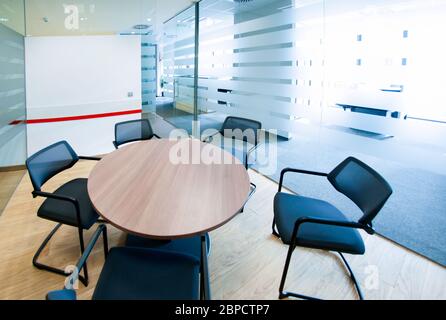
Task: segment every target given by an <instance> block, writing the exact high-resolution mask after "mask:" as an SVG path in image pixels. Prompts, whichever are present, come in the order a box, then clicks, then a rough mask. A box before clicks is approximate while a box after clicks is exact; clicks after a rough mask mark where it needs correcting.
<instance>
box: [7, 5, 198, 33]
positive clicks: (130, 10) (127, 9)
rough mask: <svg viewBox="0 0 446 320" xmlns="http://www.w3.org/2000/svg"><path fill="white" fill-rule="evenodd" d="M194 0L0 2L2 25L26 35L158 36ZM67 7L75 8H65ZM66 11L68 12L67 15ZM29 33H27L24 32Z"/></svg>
mask: <svg viewBox="0 0 446 320" xmlns="http://www.w3.org/2000/svg"><path fill="white" fill-rule="evenodd" d="M192 3H193V1H192V0H72V1H69V2H68V1H66V0H25V4H26V6H25V8H26V29H25V23H24V21H25V19H24V16H25V15H24V12H25V10H24V5H23V0H0V23H3V24H4V25H6V26H8V27H9V28H11V29H14V30H16V31H17V32H19V33H21V34H25V33H26V35H27V36H69V35H73V36H74V35H105V34H118V33H130V32H138V30H135V29H133V26H135V25H138V24H143V25H147V26H148V27H149V28H148V29H143V30H141V32H144V33H145V32H150V33H153V34H156V32H157V30H160V27H161V26H162V23H163V22H164V21H165V20H167V19H169V18H171V17H172V16H174V15H175V14H176V13H178V12H180V11H181V10H183V9H185V8H187V7H188V6H190V5H191V4H192ZM66 4H69V5H70V6H72V5H74V6H75V8H74V9H73V7H68V8H66V7H65V6H66ZM65 10H68V11H67V13H66V12H65ZM73 10H75V11H77V12H78V16H79V19H78V20H77V21H79V24H78V26H76V27H74V28H70V27H67V24H66V19H67V17H68V16H71V15H72V14H75V15H76V13H75V11H73ZM25 30H26V32H25Z"/></svg>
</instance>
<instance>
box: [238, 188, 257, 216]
mask: <svg viewBox="0 0 446 320" xmlns="http://www.w3.org/2000/svg"><path fill="white" fill-rule="evenodd" d="M250 184H251V191H250V192H249V195H248V199H247V200H246V202H245V204H246V203H247V202H248V201H249V199H251V197H252V195H253V194H254V193H255V192H256V190H257V186H256V185H255V184H254V183H252V182H251V183H250ZM243 211H245V206H243V208H242V210H240V213H243Z"/></svg>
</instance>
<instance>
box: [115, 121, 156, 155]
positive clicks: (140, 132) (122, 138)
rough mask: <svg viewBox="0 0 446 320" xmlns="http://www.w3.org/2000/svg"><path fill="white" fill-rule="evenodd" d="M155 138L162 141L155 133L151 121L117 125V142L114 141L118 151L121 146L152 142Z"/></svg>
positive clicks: (126, 122) (127, 122)
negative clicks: (137, 142)
mask: <svg viewBox="0 0 446 320" xmlns="http://www.w3.org/2000/svg"><path fill="white" fill-rule="evenodd" d="M153 137H155V138H158V139H161V138H160V137H159V136H158V135H156V134H155V133H154V132H153V129H152V126H151V125H150V122H149V120H147V119H140V120H131V121H125V122H120V123H117V124H116V125H115V141H113V145H114V146H115V148H116V149H118V147H119V146H120V145H123V144H126V143H129V142H135V141H143V140H151V139H153Z"/></svg>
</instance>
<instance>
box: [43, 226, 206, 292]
mask: <svg viewBox="0 0 446 320" xmlns="http://www.w3.org/2000/svg"><path fill="white" fill-rule="evenodd" d="M101 233H102V234H103V236H104V253H105V257H106V259H105V264H104V267H103V269H102V271H101V274H100V276H99V280H98V283H97V285H96V288H95V290H94V293H93V300H198V299H203V300H208V299H210V294H209V292H210V291H209V279H208V274H207V258H206V254H205V252H206V250H205V249H204V250H203V247H204V246H206V244H204V243H202V259H203V264H202V265H201V267H200V261H199V260H198V259H197V258H196V257H194V256H190V255H187V254H180V253H172V252H166V251H159V250H152V249H143V248H131V247H121V248H112V249H111V250H110V252H109V253H108V252H107V251H108V250H107V246H108V244H107V237H106V226H105V225H100V226H99V227H98V230H97V231H96V232H95V234H94V235H93V237H92V240H91V241H90V243H89V245H88V247H87V249H86V250H85V252H84V254H83V255H82V257H81V259H80V260H79V262H78V264H77V273H79V272H80V271H81V270H82V268H83V266H84V265H85V262H86V261H87V259H88V257H89V255H90V253H91V251H92V250H93V247H94V245H95V243H96V241H97V240H98V238H99V237H100V235H101ZM202 239H203V237H202ZM201 269H203V270H204V272H201ZM77 273H73V274H72V275H71V276H70V278H69V281H68V286H67V285H66V286H65V289H63V290H60V291H53V292H50V293H48V295H47V299H48V300H76V292H75V291H74V290H73V289H72V286H73V284H74V283H75V281H76V274H77Z"/></svg>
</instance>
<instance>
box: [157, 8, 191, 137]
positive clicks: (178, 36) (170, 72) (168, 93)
mask: <svg viewBox="0 0 446 320" xmlns="http://www.w3.org/2000/svg"><path fill="white" fill-rule="evenodd" d="M196 6H198V4H197V5H193V6H191V7H189V8H188V9H186V10H184V11H182V12H180V13H179V14H177V15H176V16H174V17H173V18H171V19H170V20H168V21H166V22H165V23H164V34H163V46H162V48H161V50H162V51H161V61H162V64H163V76H162V79H161V83H162V92H163V97H162V98H161V99H162V102H161V103H160V102H159V103H158V105H157V114H158V115H159V116H161V117H162V118H164V120H166V121H168V122H169V123H171V124H172V125H174V126H175V127H177V128H180V129H184V130H187V132H188V133H189V134H193V133H194V128H195V125H194V123H195V120H197V108H196V105H197V104H196V70H195V64H196V57H197V55H196V49H197V48H196V35H197V33H196Z"/></svg>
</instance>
